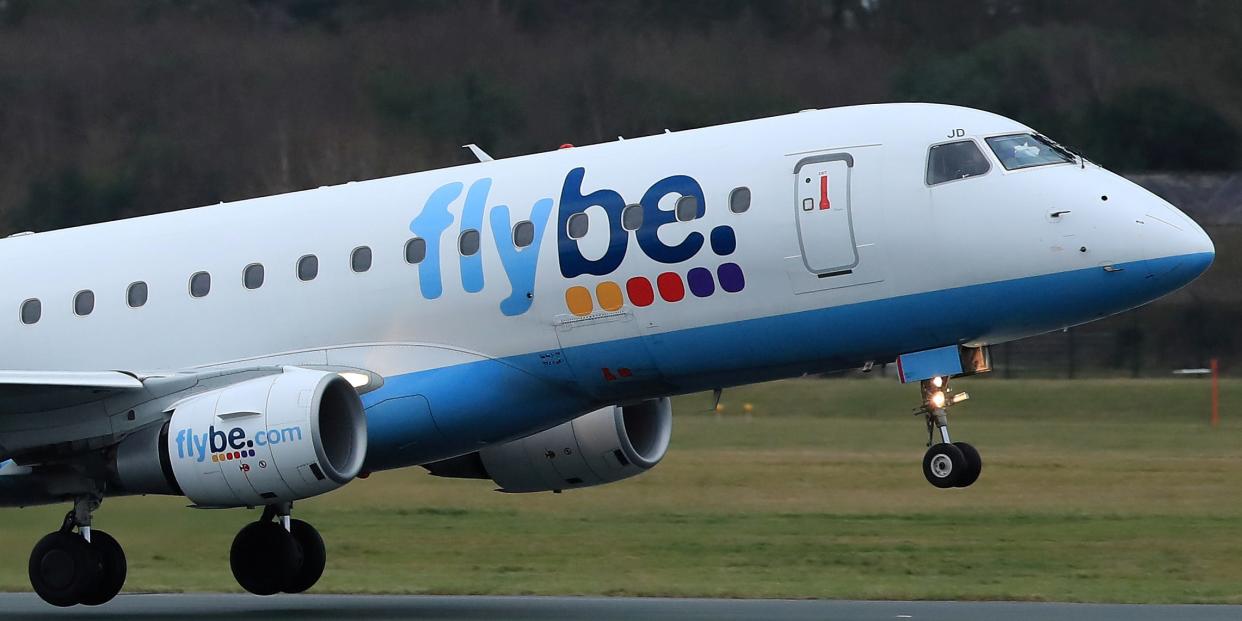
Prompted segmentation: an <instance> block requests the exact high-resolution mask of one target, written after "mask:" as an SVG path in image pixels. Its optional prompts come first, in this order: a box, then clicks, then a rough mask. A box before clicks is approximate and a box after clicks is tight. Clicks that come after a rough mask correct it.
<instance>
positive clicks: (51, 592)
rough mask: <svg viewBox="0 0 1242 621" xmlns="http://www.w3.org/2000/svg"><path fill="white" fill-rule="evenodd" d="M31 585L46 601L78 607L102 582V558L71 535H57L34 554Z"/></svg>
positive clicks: (35, 549) (31, 562) (57, 604)
mask: <svg viewBox="0 0 1242 621" xmlns="http://www.w3.org/2000/svg"><path fill="white" fill-rule="evenodd" d="M28 571H29V573H30V585H31V586H32V587H34V590H35V593H38V595H39V597H40V598H42V599H43V601H45V602H47V603H49V604H51V605H53V606H60V607H62V608H65V607H68V606H75V605H77V604H79V603H81V601H82V597H83V596H84V595H86V594H87V592H88V591H90V590H91V589H93V588H94V587H95V585H96V584H97V583H98V582H99V558H98V555H97V554H96V553H95V551H94V550H93V549H92V548H91V546H90V544H88V543H86V540H85V539H83V538H82V537H81V536H79V535H76V534H74V533H71V532H59V531H58V532H54V533H51V534H49V535H48V536H46V537H44V538H43V539H40V540H39V543H37V544H35V547H34V550H32V551H31V552H30V564H29V566H28Z"/></svg>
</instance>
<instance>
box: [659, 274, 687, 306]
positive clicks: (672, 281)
mask: <svg viewBox="0 0 1242 621" xmlns="http://www.w3.org/2000/svg"><path fill="white" fill-rule="evenodd" d="M656 285H657V286H659V287H660V297H662V298H664V301H666V302H680V301H681V299H682V298H684V297H686V285H685V284H683V283H682V282H681V276H679V275H678V274H676V273H675V272H664V273H663V274H660V277H659V278H657V279H656Z"/></svg>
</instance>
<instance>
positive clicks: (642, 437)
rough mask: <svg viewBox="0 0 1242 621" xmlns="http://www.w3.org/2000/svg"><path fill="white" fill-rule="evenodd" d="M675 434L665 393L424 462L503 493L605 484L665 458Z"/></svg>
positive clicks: (441, 472)
mask: <svg viewBox="0 0 1242 621" xmlns="http://www.w3.org/2000/svg"><path fill="white" fill-rule="evenodd" d="M672 433H673V406H672V402H671V401H670V400H669V399H668V398H663V399H652V400H649V401H643V402H641V403H637V404H633V405H625V406H610V407H606V408H602V409H599V410H596V411H594V412H591V413H589V414H584V415H583V416H580V417H578V418H575V419H574V420H572V421H569V422H567V423H564V424H561V425H559V426H556V427H553V428H551V429H548V430H546V431H541V432H539V433H536V434H534V435H531V436H527V437H525V438H522V439H520V440H514V441H512V442H507V443H505V444H498V445H494V446H489V447H487V448H484V449H482V450H480V451H478V452H477V453H471V454H469V455H463V456H461V457H455V458H453V459H448V460H444V461H441V462H436V463H433V464H427V465H426V466H425V467H426V468H427V470H428V471H430V472H431V474H433V475H436V476H442V477H451V478H472V479H491V480H492V481H494V482H495V483H496V484H497V485H498V486H499V489H500V491H502V492H514V493H518V492H547V491H560V490H566V489H575V488H579V487H591V486H594V485H603V484H605V483H612V482H615V481H620V480H622V479H628V478H629V477H632V476H635V475H638V474H642V473H643V472H646V471H647V470H650V469H651V468H654V467H655V465H656V464H658V463H660V460H661V459H663V458H664V455H665V453H667V452H668V444H669V439H670V438H671V437H672Z"/></svg>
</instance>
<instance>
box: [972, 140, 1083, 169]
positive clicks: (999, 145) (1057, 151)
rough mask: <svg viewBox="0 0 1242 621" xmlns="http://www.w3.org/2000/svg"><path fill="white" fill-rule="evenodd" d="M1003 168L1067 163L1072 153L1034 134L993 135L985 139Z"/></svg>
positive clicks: (1071, 158) (1072, 158) (1069, 161)
mask: <svg viewBox="0 0 1242 621" xmlns="http://www.w3.org/2000/svg"><path fill="white" fill-rule="evenodd" d="M987 142H988V147H989V148H991V149H992V152H993V153H995V154H996V159H998V160H1000V163H1001V165H1002V166H1004V167H1005V170H1018V169H1020V168H1031V167H1034V166H1046V165H1048V164H1069V163H1072V162H1073V161H1074V157H1073V155H1072V154H1071V153H1070V152H1069V151H1068V150H1067V149H1066V148H1065V147H1062V146H1061V145H1058V144H1056V143H1054V142H1051V141H1049V140H1045V139H1043V138H1042V137H1040V136H1036V135H1034V134H1015V135H1013V136H995V137H992V138H988V139H987Z"/></svg>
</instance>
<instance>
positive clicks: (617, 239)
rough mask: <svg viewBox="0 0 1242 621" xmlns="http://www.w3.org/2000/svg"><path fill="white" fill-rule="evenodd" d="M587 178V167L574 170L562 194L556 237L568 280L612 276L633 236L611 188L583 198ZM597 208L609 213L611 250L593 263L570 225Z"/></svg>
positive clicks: (623, 203) (609, 244) (562, 270)
mask: <svg viewBox="0 0 1242 621" xmlns="http://www.w3.org/2000/svg"><path fill="white" fill-rule="evenodd" d="M584 176H586V169H585V168H575V169H573V170H571V171H569V174H568V175H566V176H565V187H564V188H563V189H562V191H561V207H560V209H559V210H558V211H559V214H558V217H557V226H556V228H557V231H556V237H557V251H558V254H559V255H560V259H561V275H562V276H564V277H565V278H576V277H578V276H582V275H583V274H594V275H596V276H603V275H605V274H611V273H612V272H613V271H615V270H616V269H617V268H618V267H620V266H621V261H622V260H623V259H624V258H625V250H626V247H627V246H628V245H629V241H630V234H629V233H628V232H627V231H626V230H625V229H623V228H621V211H622V210H623V209H625V199H623V198H621V195H620V194H618V193H616V192H615V191H613V190H609V189H602V190H596V191H594V192H592V193H590V194H587V195H585V196H584V195H583V194H582V178H583V177H584ZM595 206H599V207H603V208H604V212H605V213H607V214H608V250H607V251H606V252H605V253H604V256H602V257H600V258H599V259H596V260H594V261H592V260H589V259H587V258H586V257H584V256H582V250H581V249H580V248H579V247H578V240H576V239H573V238H571V237H570V236H569V231H568V226H569V217H570V216H572V215H574V214H578V213H583V212H585V211H586V210H587V209H589V208H591V207H595ZM645 215H646V214H645V213H644V216H645ZM700 237H701V236H700Z"/></svg>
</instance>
